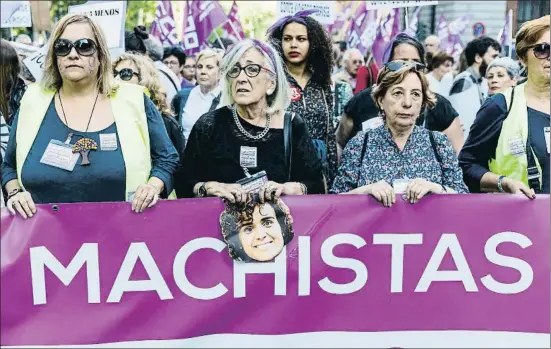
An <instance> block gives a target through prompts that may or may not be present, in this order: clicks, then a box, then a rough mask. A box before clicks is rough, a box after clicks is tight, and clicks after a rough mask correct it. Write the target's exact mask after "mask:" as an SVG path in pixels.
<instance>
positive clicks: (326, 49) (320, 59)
mask: <svg viewBox="0 0 551 349" xmlns="http://www.w3.org/2000/svg"><path fill="white" fill-rule="evenodd" d="M302 19H303V20H304V22H305V23H306V30H307V32H308V41H309V42H310V50H309V52H308V57H307V58H306V59H307V60H308V62H307V65H306V67H307V68H308V70H310V72H311V73H312V81H313V82H316V83H318V84H319V85H321V86H322V87H324V88H329V87H330V86H331V70H332V69H333V65H334V62H333V44H332V43H331V38H330V37H329V34H328V33H327V30H325V28H324V27H323V26H322V25H321V24H320V23H319V22H318V21H316V20H315V19H313V18H310V17H303V18H302ZM290 23H299V24H302V23H300V22H296V21H290V22H288V23H286V24H285V25H284V26H282V27H280V28H275V29H274V30H273V31H272V32H270V33H269V36H268V41H269V42H270V43H271V44H272V46H274V47H275V48H276V49H277V51H278V52H279V54H280V55H281V57H282V58H283V60H285V55H284V54H283V30H284V29H285V27H286V26H287V25H289V24H290Z"/></svg>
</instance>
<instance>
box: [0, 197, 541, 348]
mask: <svg viewBox="0 0 551 349" xmlns="http://www.w3.org/2000/svg"><path fill="white" fill-rule="evenodd" d="M283 200H284V201H285V203H286V204H287V205H288V206H289V208H290V210H291V213H292V215H293V217H294V231H295V238H294V239H293V240H292V241H291V242H290V243H289V245H288V246H287V249H286V251H285V253H286V255H287V260H286V275H285V276H284V277H283V280H286V284H285V285H286V286H285V290H286V291H285V295H274V274H267V275H259V274H248V275H247V276H246V295H245V296H244V297H243V298H240V297H237V298H236V296H235V293H234V292H237V290H238V289H242V287H241V288H240V287H238V286H236V285H237V284H236V285H234V273H235V272H236V270H238V269H235V268H236V267H234V266H233V264H232V261H231V260H230V257H229V256H228V253H227V250H226V249H225V247H224V246H225V245H224V243H223V242H222V241H221V233H220V226H219V222H218V220H219V216H220V213H221V212H222V210H223V207H224V206H223V203H222V202H221V201H220V200H218V199H190V200H177V201H163V202H160V203H159V204H158V205H157V206H156V207H154V208H152V209H150V210H147V211H145V212H144V213H142V214H135V213H133V212H131V209H130V204H129V203H103V204H60V205H58V207H59V210H57V211H54V210H53V209H52V205H38V208H37V213H36V215H35V217H33V218H32V219H29V220H23V219H21V218H20V217H14V216H10V215H9V214H8V212H7V211H6V210H5V209H2V211H1V216H0V219H1V220H0V223H1V228H0V229H1V230H0V238H1V242H2V244H1V254H0V261H1V263H0V265H1V281H2V282H1V284H0V290H1V292H0V302H1V303H0V305H1V319H0V320H1V321H0V330H1V333H2V345H4V346H10V345H11V346H15V345H19V346H22V345H26V346H31V345H83V344H93V343H96V344H97V343H110V342H121V341H131V340H148V339H150V340H151V339H175V338H192V337H199V336H203V335H208V334H216V333H244V334H290V333H303V332H317V331H346V332H385V331H405V330H411V331H433V330H434V331H444V330H471V331H479V330H480V331H481V330H484V331H511V332H528V333H547V334H548V333H549V328H550V325H551V324H550V310H549V309H550V306H551V304H550V300H551V297H550V268H549V259H550V251H549V244H550V242H551V241H550V235H549V231H550V228H551V227H550V222H549V212H550V211H551V206H550V198H549V195H539V196H538V197H537V198H536V199H535V200H534V201H530V200H527V199H526V198H525V197H523V196H522V195H517V196H513V195H489V194H486V195H484V194H479V195H477V194H471V195H438V196H429V197H425V198H423V199H422V200H421V202H419V203H417V204H415V205H411V204H409V203H406V202H405V201H403V200H402V199H401V198H400V197H398V198H397V200H396V204H395V205H394V206H393V207H392V208H384V207H383V206H382V205H380V204H378V203H376V202H375V201H374V200H373V199H372V198H370V197H368V196H362V195H342V196H341V195H325V196H308V197H284V199H283ZM505 232H511V233H505ZM381 234H387V237H389V236H390V237H394V238H400V239H401V238H403V237H404V236H405V237H413V236H414V235H411V234H418V235H415V236H417V238H418V239H420V240H419V243H418V244H416V245H413V244H408V245H406V246H405V249H404V250H403V251H404V254H403V258H404V259H403V264H402V265H403V271H402V272H401V273H398V272H396V273H398V274H394V277H391V276H392V275H393V274H392V270H393V269H394V268H391V265H393V264H392V263H391V261H392V259H393V257H392V256H393V252H392V250H393V248H391V246H389V245H388V244H387V245H382V244H378V243H377V241H378V240H380V239H382V238H383V235H381ZM504 236H507V238H504ZM513 236H514V237H515V238H516V239H517V241H521V240H518V239H520V238H521V237H522V239H523V240H522V241H524V243H519V242H509V241H511V240H510V238H511V237H513ZM351 237H354V239H355V240H354V241H356V244H358V243H359V244H358V245H357V246H353V245H351V244H350V241H351V240H350V239H351ZM497 238H502V239H503V241H502V242H501V243H499V244H494V245H493V246H494V247H492V242H495V241H496V239H497ZM329 239H331V240H329ZM331 241H333V242H337V245H336V246H335V247H334V253H333V255H334V256H338V258H339V259H338V260H337V261H335V260H333V261H332V262H330V259H327V258H326V257H327V253H329V252H328V251H327V250H328V247H329V246H327V245H328V244H330V243H331ZM345 241H348V244H347V243H346V242H345ZM362 241H363V242H362ZM360 242H361V243H360ZM364 242H365V243H364ZM379 242H380V241H379ZM85 243H86V244H89V245H86V246H85V247H86V248H87V249H88V250H89V251H90V250H91V251H92V252H93V253H92V254H91V255H92V256H94V255H96V254H95V252H94V251H95V249H96V247H97V251H98V254H97V256H98V262H99V264H98V265H99V281H93V279H90V282H87V273H86V271H84V270H80V271H79V272H78V273H77V274H76V276H75V277H74V279H73V280H72V281H71V282H70V283H68V285H67V286H65V285H63V283H62V282H61V281H60V280H59V279H58V278H57V277H56V276H55V275H54V274H53V273H52V272H51V271H50V270H46V271H45V273H44V275H45V283H44V284H45V291H46V299H45V303H42V304H40V305H34V304H33V285H32V282H31V281H32V277H31V275H32V273H31V264H33V265H36V262H37V261H38V259H37V256H46V255H48V253H51V254H52V255H53V256H54V257H55V259H57V260H59V263H61V264H63V266H65V267H66V266H67V265H69V262H70V261H71V260H73V258H74V257H75V255H76V254H77V252H78V251H79V250H80V249H81V248H83V244H85ZM200 243H204V244H206V245H208V246H209V247H210V248H204V249H199V250H197V251H195V252H193V253H191V254H190V255H189V258H188V259H187V262H186V264H184V261H183V259H182V258H178V259H176V256H177V255H178V256H179V257H181V254H179V251H180V250H181V248H182V247H185V248H184V252H185V251H187V249H188V248H190V246H191V245H195V246H196V245H197V244H200ZM131 244H132V247H131ZM452 245H454V246H455V247H456V248H455V251H456V252H457V245H459V249H460V251H462V252H461V253H460V255H461V256H464V260H465V261H466V263H467V265H468V267H467V270H466V269H465V267H462V270H463V271H461V272H458V273H459V274H460V276H462V277H463V278H465V277H469V278H470V277H471V276H472V280H473V282H474V285H475V286H476V287H475V288H476V290H470V291H467V290H466V289H465V284H464V283H463V282H460V281H433V282H432V283H431V284H430V285H429V286H430V287H428V288H425V290H417V287H419V281H420V280H421V279H422V275H423V273H424V272H425V270H426V268H427V264H428V262H429V260H432V259H434V258H435V257H434V256H435V255H438V253H436V252H435V251H436V250H437V249H436V247H437V246H439V247H440V248H442V247H444V250H443V252H442V255H441V256H442V257H436V262H437V263H436V265H435V268H436V269H435V270H439V272H437V273H442V271H444V270H446V271H450V270H452V271H453V270H457V269H458V268H459V267H458V265H459V264H458V261H459V260H460V259H461V258H460V259H458V258H457V255H455V256H454V258H452V253H451V252H450V251H448V250H447V249H446V248H445V246H452ZM41 246H42V247H41ZM215 246H221V247H220V250H219V251H217V250H214V249H213V248H214V247H215ZM322 246H324V247H323V249H322ZM299 247H300V248H299ZM31 248H34V249H33V250H31ZM129 248H132V250H133V251H135V250H141V251H142V253H140V256H141V257H143V256H144V252H148V251H149V253H150V256H151V258H153V260H154V261H155V268H157V269H158V270H159V272H160V275H162V279H164V280H165V282H166V285H167V287H168V289H169V290H170V293H171V295H172V298H173V299H170V298H168V299H165V300H160V298H159V295H158V293H157V292H155V291H134V292H124V294H123V295H122V298H121V299H120V301H119V302H116V301H115V302H111V303H107V302H106V300H107V298H108V296H109V295H110V293H111V291H112V287H113V285H114V281H115V279H116V276H117V274H118V273H119V270H120V268H121V265H122V264H123V260H126V261H127V263H128V261H129V259H130V260H136V259H132V258H131V257H130V256H128V257H127V258H125V256H127V251H128V250H129ZM144 250H145V251H144ZM322 250H323V251H325V252H323V251H322ZM329 250H333V248H332V247H330V248H329ZM492 250H493V253H492V252H491V251H492ZM306 251H309V253H307V254H306V253H305V252H306ZM496 253H497V254H501V255H503V256H510V257H507V258H510V259H509V261H508V262H506V261H503V260H502V261H501V263H503V264H502V265H499V264H498V262H497V259H495V257H496ZM31 254H33V255H34V257H31ZM394 254H396V253H394ZM283 256H285V255H283ZM322 256H325V257H323V259H322ZM431 256H432V257H431ZM492 256H493V257H492ZM344 258H348V259H353V260H356V263H357V264H362V265H364V266H365V267H366V268H367V270H368V279H367V282H366V283H364V284H363V286H362V285H359V286H360V287H358V288H355V289H354V290H351V289H350V288H349V286H341V287H343V292H344V293H342V294H332V293H329V292H327V291H326V290H325V289H323V288H322V287H321V286H320V284H319V283H318V282H319V281H320V280H322V279H324V278H328V280H330V281H331V282H333V283H338V284H343V285H344V284H349V283H351V282H352V281H353V280H355V279H356V277H357V276H358V274H357V273H356V272H354V271H353V270H352V269H349V268H348V267H339V268H337V267H336V265H335V264H333V263H340V264H341V265H342V264H343V263H345V262H344V261H345V260H344ZM512 258H515V259H516V261H515V262H513V260H512ZM461 260H463V259H461ZM519 260H521V261H524V262H522V263H526V264H527V265H528V266H529V268H531V270H532V271H533V279H531V280H527V279H524V277H525V276H526V274H527V273H526V272H523V273H521V272H519V271H518V270H517V269H514V268H513V267H512V266H513V265H516V266H519V264H520V263H521V261H519ZM282 261H285V259H283V258H282ZM339 261H340V262H339ZM130 262H131V261H130ZM145 262H146V258H141V259H140V261H137V262H136V263H135V266H134V263H132V262H131V263H130V265H129V266H130V267H129V268H126V269H125V270H129V273H131V275H130V276H129V277H128V278H129V279H130V280H147V279H148V276H147V274H146V273H145V269H144V264H143V263H145ZM440 262H441V263H440ZM329 263H331V265H330V264H329ZM505 263H510V264H505ZM345 264H347V265H350V263H345ZM147 265H149V266H151V263H149V262H148V263H147ZM305 265H306V266H308V269H307V270H308V273H307V274H304V267H305ZM463 265H464V264H463ZM504 265H509V266H504ZM174 266H176V267H177V268H180V269H177V270H173V267H174ZM88 267H89V269H88V270H89V272H90V271H93V268H91V264H90V263H88ZM266 267H269V265H266ZM46 269H48V268H46ZM83 269H84V268H83ZM36 270H38V271H39V272H38V273H35V281H36V288H34V290H35V291H37V290H40V285H44V284H41V283H40V282H39V276H40V275H43V274H42V273H41V272H40V269H36ZM36 270H35V271H36ZM90 275H91V276H93V275H94V273H93V272H90ZM182 275H186V276H187V279H188V280H189V282H190V283H191V284H193V285H195V286H196V287H200V288H212V287H214V286H216V285H217V284H218V283H222V285H223V286H224V287H226V289H227V292H226V293H224V294H221V295H220V297H218V298H214V299H210V300H206V299H202V300H199V299H196V297H193V296H191V295H190V294H191V293H190V292H191V291H190V289H189V288H187V289H184V290H185V291H184V290H181V289H180V288H179V286H178V285H179V284H178V283H177V282H176V280H175V276H177V277H178V279H181V276H182ZM440 275H441V276H443V274H440ZM488 275H490V277H491V278H493V279H494V280H495V281H496V282H499V283H503V284H509V285H512V284H517V285H520V284H522V285H523V288H524V289H523V290H521V289H518V290H517V291H516V292H514V293H510V294H504V293H500V292H503V291H500V292H496V291H492V290H490V289H489V288H488V287H487V285H488V284H489V283H488V282H487V281H488V278H489V276H488ZM521 276H522V278H523V279H524V280H525V281H524V282H521V283H519V280H520V279H521ZM304 278H306V280H307V281H306V282H301V284H302V285H303V286H304V285H305V284H306V285H309V286H310V291H309V292H308V293H307V294H306V295H301V296H299V295H298V290H299V280H300V279H302V280H303V281H304ZM37 280H38V281H37ZM391 280H394V281H397V280H398V281H400V280H401V281H402V284H401V290H400V289H396V288H394V290H393V291H392V292H391V285H394V284H393V283H391ZM98 283H99V286H98ZM398 283H399V282H398ZM157 284H158V283H156V285H157ZM94 286H98V287H99V291H100V297H99V303H98V302H96V303H89V302H88V290H93V289H94ZM395 286H396V285H395ZM201 292H203V294H204V291H201ZM402 345H407V344H402ZM450 345H453V343H450ZM455 345H460V344H458V343H455Z"/></svg>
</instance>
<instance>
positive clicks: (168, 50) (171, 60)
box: [163, 46, 195, 88]
mask: <svg viewBox="0 0 551 349" xmlns="http://www.w3.org/2000/svg"><path fill="white" fill-rule="evenodd" d="M163 63H164V64H165V65H166V66H167V67H168V68H170V70H172V72H173V73H174V75H176V76H177V77H178V79H179V80H180V88H187V87H194V86H195V85H193V84H192V83H191V82H189V81H188V80H187V79H186V78H185V77H184V75H183V70H184V66H185V65H186V54H185V53H184V50H183V49H182V48H181V47H178V46H172V47H165V48H164V53H163Z"/></svg>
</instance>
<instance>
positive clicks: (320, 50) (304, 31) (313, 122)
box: [268, 10, 338, 186]
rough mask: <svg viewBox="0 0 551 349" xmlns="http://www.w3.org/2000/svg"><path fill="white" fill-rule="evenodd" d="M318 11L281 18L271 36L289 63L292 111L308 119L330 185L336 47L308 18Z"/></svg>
mask: <svg viewBox="0 0 551 349" xmlns="http://www.w3.org/2000/svg"><path fill="white" fill-rule="evenodd" d="M314 12H315V11H312V10H309V11H300V12H297V13H296V14H295V15H293V16H287V17H283V18H281V19H280V20H279V21H277V22H276V23H275V24H274V25H272V26H271V27H270V28H269V29H268V35H269V37H268V38H269V41H270V43H271V44H272V45H273V46H274V47H276V48H277V49H278V51H279V53H280V54H281V56H282V57H283V59H284V61H285V64H286V65H287V70H288V72H287V79H288V80H289V84H290V85H291V88H292V90H293V94H292V103H291V106H290V107H289V111H291V112H295V113H296V114H297V115H300V116H301V117H302V118H303V119H304V120H305V121H306V125H307V126H308V131H309V132H310V135H311V136H312V139H313V141H314V145H315V146H316V150H317V151H318V156H319V157H320V159H321V160H322V162H323V164H324V174H325V179H326V182H327V183H326V184H327V185H328V186H330V185H331V183H332V181H333V178H334V177H335V175H336V172H337V166H338V164H337V143H336V139H335V126H334V124H333V122H332V120H331V119H332V114H333V93H332V91H331V69H332V68H333V49H332V45H331V40H330V38H329V35H328V34H327V31H326V30H325V29H324V28H323V26H322V25H321V24H320V23H319V22H318V21H316V20H315V19H313V18H310V17H308V15H310V14H312V13H314Z"/></svg>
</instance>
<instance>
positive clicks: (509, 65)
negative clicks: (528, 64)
mask: <svg viewBox="0 0 551 349" xmlns="http://www.w3.org/2000/svg"><path fill="white" fill-rule="evenodd" d="M496 67H501V68H505V70H506V71H507V75H509V77H510V78H511V79H518V78H519V77H520V66H519V64H518V62H516V61H514V60H512V59H511V58H509V57H499V58H496V59H494V60H493V61H492V62H490V64H488V69H486V76H487V75H488V72H489V71H490V69H492V68H496Z"/></svg>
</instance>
